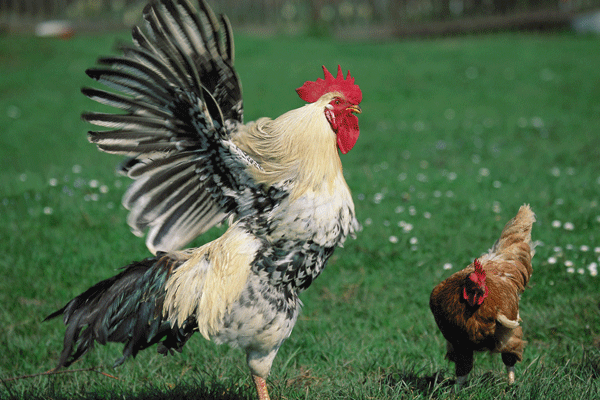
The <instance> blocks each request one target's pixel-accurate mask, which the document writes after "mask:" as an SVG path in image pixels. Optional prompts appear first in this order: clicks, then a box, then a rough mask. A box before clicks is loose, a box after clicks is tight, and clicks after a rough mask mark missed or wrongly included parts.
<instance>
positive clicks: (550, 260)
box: [548, 257, 556, 264]
mask: <svg viewBox="0 0 600 400" xmlns="http://www.w3.org/2000/svg"><path fill="white" fill-rule="evenodd" d="M548 264H556V257H548Z"/></svg>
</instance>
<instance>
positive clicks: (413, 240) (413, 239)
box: [409, 236, 419, 244]
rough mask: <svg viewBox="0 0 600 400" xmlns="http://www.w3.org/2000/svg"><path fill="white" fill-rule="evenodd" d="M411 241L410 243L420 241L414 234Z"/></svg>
mask: <svg viewBox="0 0 600 400" xmlns="http://www.w3.org/2000/svg"><path fill="white" fill-rule="evenodd" d="M409 242H410V244H417V243H419V239H417V238H416V237H414V236H413V237H411V238H410V241H409Z"/></svg>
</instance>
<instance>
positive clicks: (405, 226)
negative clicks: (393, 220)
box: [402, 224, 413, 232]
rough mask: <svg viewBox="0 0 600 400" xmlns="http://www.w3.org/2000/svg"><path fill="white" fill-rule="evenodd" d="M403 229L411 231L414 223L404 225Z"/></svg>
mask: <svg viewBox="0 0 600 400" xmlns="http://www.w3.org/2000/svg"><path fill="white" fill-rule="evenodd" d="M402 230H404V232H410V231H412V230H413V225H412V224H406V225H404V227H403V228H402Z"/></svg>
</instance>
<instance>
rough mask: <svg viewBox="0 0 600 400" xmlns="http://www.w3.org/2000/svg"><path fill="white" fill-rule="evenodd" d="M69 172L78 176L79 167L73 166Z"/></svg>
mask: <svg viewBox="0 0 600 400" xmlns="http://www.w3.org/2000/svg"><path fill="white" fill-rule="evenodd" d="M71 171H73V173H74V174H78V173H80V172H81V165H78V164H75V165H73V168H71Z"/></svg>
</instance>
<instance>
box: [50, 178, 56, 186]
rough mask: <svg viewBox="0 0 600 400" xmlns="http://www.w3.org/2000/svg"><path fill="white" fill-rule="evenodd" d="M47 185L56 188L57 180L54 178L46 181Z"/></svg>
mask: <svg viewBox="0 0 600 400" xmlns="http://www.w3.org/2000/svg"><path fill="white" fill-rule="evenodd" d="M48 184H49V185H50V186H56V185H58V179H56V178H50V180H49V181H48Z"/></svg>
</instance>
